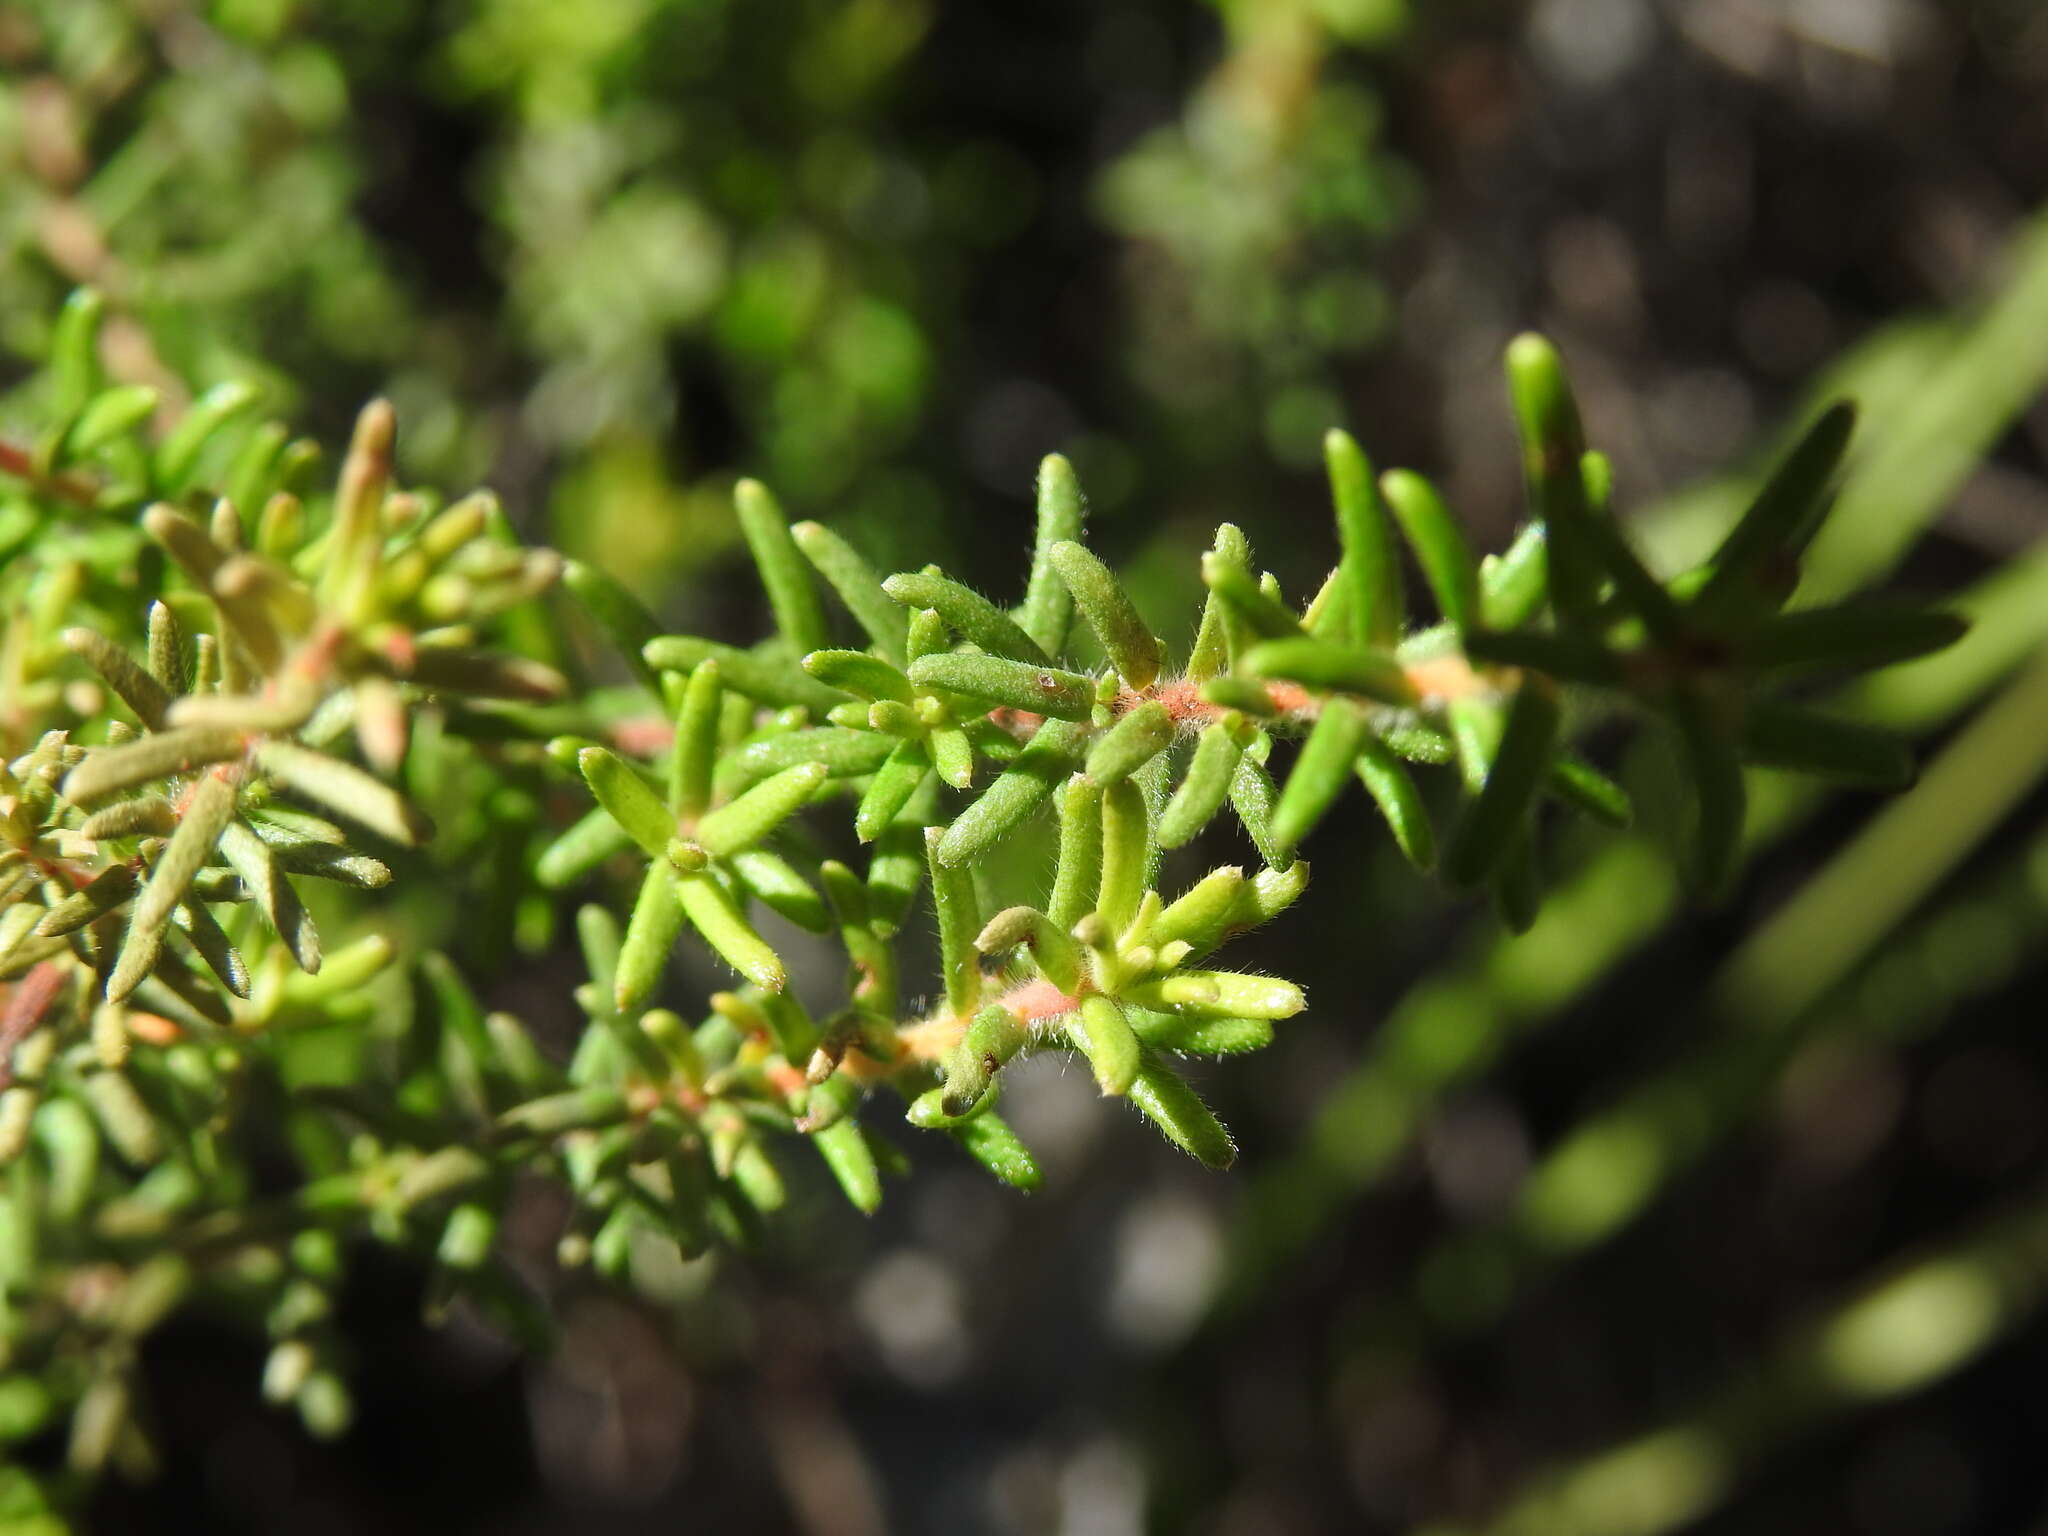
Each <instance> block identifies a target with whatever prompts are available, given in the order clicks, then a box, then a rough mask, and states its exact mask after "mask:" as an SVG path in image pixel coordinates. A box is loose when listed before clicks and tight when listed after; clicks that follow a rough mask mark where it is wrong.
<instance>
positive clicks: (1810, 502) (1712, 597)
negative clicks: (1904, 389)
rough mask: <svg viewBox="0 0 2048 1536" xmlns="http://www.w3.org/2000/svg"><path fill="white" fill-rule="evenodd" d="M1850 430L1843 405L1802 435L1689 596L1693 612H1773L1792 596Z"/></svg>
mask: <svg viewBox="0 0 2048 1536" xmlns="http://www.w3.org/2000/svg"><path fill="white" fill-rule="evenodd" d="M1855 430H1856V407H1855V406H1854V405H1853V404H1851V403H1850V402H1848V401H1841V402H1838V403H1837V404H1835V405H1831V406H1829V407H1828V409H1826V410H1825V411H1823V412H1821V414H1820V415H1819V416H1818V417H1817V418H1816V419H1815V420H1814V422H1813V424H1812V425H1811V426H1809V427H1808V428H1807V429H1806V430H1805V432H1803V433H1802V434H1801V435H1800V438H1799V441H1798V442H1797V443H1795V444H1793V446H1792V450H1791V452H1789V453H1788V454H1786V456H1785V457H1784V459H1783V460H1782V461H1780V463H1779V465H1778V467H1777V469H1775V470H1774V471H1772V473H1771V477H1770V479H1768V480H1766V481H1765V482H1764V486H1763V489H1762V490H1760V491H1759V492H1757V496H1756V500H1754V501H1753V502H1751V503H1750V504H1749V507H1748V508H1747V509H1746V510H1745V511H1744V512H1743V514H1742V516H1741V517H1740V518H1738V519H1737V520H1736V523H1735V526H1734V527H1733V528H1731V529H1729V530H1728V536H1727V537H1726V538H1725V539H1723V540H1722V541H1721V544H1720V547H1719V548H1718V549H1716V550H1715V551H1714V553H1713V556H1712V558H1711V559H1709V560H1708V562H1707V564H1708V567H1709V569H1710V570H1711V571H1712V575H1710V576H1709V577H1708V578H1707V582H1706V585H1705V586H1703V587H1701V588H1700V590H1699V591H1698V592H1697V593H1696V594H1695V595H1694V597H1693V602H1692V605H1693V608H1694V610H1695V611H1696V612H1699V613H1701V614H1705V615H1714V616H1718V615H1724V614H1728V613H1732V612H1735V611H1737V610H1739V609H1740V608H1741V607H1743V606H1745V605H1746V604H1748V603H1750V602H1754V601H1756V600H1758V599H1761V600H1762V601H1764V602H1765V603H1767V604H1768V606H1770V607H1773V608H1775V607H1776V606H1777V605H1778V603H1780V602H1782V601H1783V600H1784V599H1785V598H1786V597H1787V596H1789V595H1790V594H1791V592H1792V589H1793V587H1794V586H1795V585H1796V584H1797V582H1798V572H1797V570H1796V569H1795V568H1794V564H1793V563H1794V561H1796V559H1797V558H1798V555H1799V552H1800V550H1802V549H1803V548H1804V547H1805V545H1806V542H1807V540H1808V539H1809V538H1810V537H1812V535H1813V532H1814V530H1815V529H1816V528H1818V526H1819V524H1820V519H1821V515H1822V513H1823V512H1824V511H1825V510H1826V506H1827V501H1826V496H1827V488H1828V483H1829V482H1830V481H1831V480H1833V479H1834V476H1835V471H1836V469H1837V468H1839V467H1840V465H1841V462H1842V456H1843V454H1845V453H1846V452H1847V451H1848V448H1849V439H1850V438H1851V436H1853V435H1854V433H1855Z"/></svg>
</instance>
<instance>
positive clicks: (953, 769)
mask: <svg viewBox="0 0 2048 1536" xmlns="http://www.w3.org/2000/svg"><path fill="white" fill-rule="evenodd" d="M925 740H926V741H927V742H928V743H929V744H930V748H931V760H932V767H933V768H935V769H936V770H937V771H938V775H939V777H940V778H942V779H944V780H945V781H946V782H947V783H948V784H950V785H951V786H952V787H953V788H955V789H966V788H967V787H968V786H969V785H971V784H973V782H974V739H973V738H972V737H970V736H969V735H968V734H967V732H966V731H964V730H962V729H961V728H960V727H958V726H952V725H942V726H938V727H936V728H935V729H933V731H932V732H931V734H930V735H928V736H927V737H926V738H925Z"/></svg>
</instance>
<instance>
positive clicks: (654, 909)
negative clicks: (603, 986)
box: [612, 859, 683, 1014]
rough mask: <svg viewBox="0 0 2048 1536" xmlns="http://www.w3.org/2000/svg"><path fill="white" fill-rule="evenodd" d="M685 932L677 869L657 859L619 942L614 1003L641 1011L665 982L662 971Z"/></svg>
mask: <svg viewBox="0 0 2048 1536" xmlns="http://www.w3.org/2000/svg"><path fill="white" fill-rule="evenodd" d="M682 931H683V907H682V903H681V902H679V901H678V900H677V899H676V876H675V871H674V870H672V869H670V868H669V867H668V865H667V863H666V862H664V861H662V860H659V859H657V860H655V861H654V862H653V863H651V864H649V865H648V866H647V874H646V876H645V878H643V879H642V880H641V882H640V894H639V896H638V898H636V899H635V901H634V902H633V915H632V916H631V917H630V918H628V919H627V921H626V936H625V938H624V939H623V940H621V941H620V944H619V960H618V966H617V968H616V970H615V971H614V973H613V976H612V1005H613V1006H614V1007H615V1008H617V1009H618V1011H619V1012H620V1013H622V1014H633V1013H638V1012H639V1011H640V1010H641V1008H643V1007H645V1006H646V1004H647V1002H648V1000H649V999H650V998H652V997H653V996H654V990H655V988H657V987H658V986H660V985H661V973H662V972H663V971H664V970H666V969H667V968H668V957H669V955H670V953H671V952H672V951H673V950H674V949H675V947H676V940H677V939H678V938H679V937H680V936H681V935H682Z"/></svg>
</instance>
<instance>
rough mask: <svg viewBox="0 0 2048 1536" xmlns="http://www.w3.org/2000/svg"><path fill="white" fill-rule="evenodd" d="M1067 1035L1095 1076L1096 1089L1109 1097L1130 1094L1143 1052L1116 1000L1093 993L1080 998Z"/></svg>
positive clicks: (1068, 1024)
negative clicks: (1079, 1003)
mask: <svg viewBox="0 0 2048 1536" xmlns="http://www.w3.org/2000/svg"><path fill="white" fill-rule="evenodd" d="M1066 1027H1067V1034H1068V1035H1069V1036H1070V1037H1071V1038H1072V1039H1073V1041H1074V1043H1075V1045H1077V1046H1078V1047H1079V1048H1080V1050H1081V1054H1082V1055H1084V1056H1086V1057H1087V1058H1088V1065H1089V1067H1090V1068H1091V1069H1092V1070H1093V1071H1094V1073H1095V1086H1096V1087H1097V1088H1099V1089H1100V1090H1101V1091H1102V1092H1103V1094H1104V1095H1105V1096H1107V1097H1110V1098H1121V1097H1122V1096H1123V1095H1124V1094H1126V1093H1129V1092H1130V1090H1131V1084H1132V1082H1133V1080H1134V1079H1136V1077H1137V1075H1138V1069H1139V1067H1140V1065H1141V1064H1142V1062H1143V1058H1144V1050H1143V1047H1141V1046H1140V1045H1139V1044H1138V1036H1137V1034H1136V1033H1135V1032H1134V1031H1133V1030H1132V1028H1131V1021H1130V1020H1129V1019H1128V1018H1126V1017H1125V1016H1124V1011H1123V1009H1121V1008H1119V1007H1118V1006H1117V1005H1116V1003H1115V1001H1114V1000H1113V999H1110V998H1107V997H1104V996H1103V995H1102V994H1101V993H1100V992H1091V993H1089V994H1088V996H1086V997H1084V998H1082V999H1081V1007H1080V1009H1079V1011H1078V1012H1077V1013H1075V1014H1073V1015H1071V1016H1069V1018H1068V1019H1067V1026H1066Z"/></svg>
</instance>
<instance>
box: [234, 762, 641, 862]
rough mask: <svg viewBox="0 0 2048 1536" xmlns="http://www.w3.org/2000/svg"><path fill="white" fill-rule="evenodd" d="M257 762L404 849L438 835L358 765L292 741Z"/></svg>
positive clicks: (283, 781)
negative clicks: (434, 834)
mask: <svg viewBox="0 0 2048 1536" xmlns="http://www.w3.org/2000/svg"><path fill="white" fill-rule="evenodd" d="M256 762H257V765H258V766H259V767H261V768H262V770H263V771H264V772H265V773H266V774H268V775H269V776H270V777H271V778H273V779H275V780H276V781H277V782H278V783H279V784H282V785H283V786H284V787H285V788H286V789H289V790H293V791H295V792H296V793H298V794H301V795H304V796H305V797H306V798H307V799H309V800H314V801H317V802H318V803H319V804H321V805H323V806H325V807H326V808H327V809H328V810H330V811H333V812H334V813H335V814H336V815H337V816H342V817H346V818H347V819H348V820H350V821H353V822H355V823H357V824H358V825H360V826H363V827H367V828H368V829H369V830H370V831H372V832H375V833H378V834H379V835H381V836H384V837H388V838H389V839H391V841H392V842H394V843H397V844H399V845H400V846H401V847H406V848H412V847H416V846H418V845H419V844H420V843H423V842H425V841H426V840H427V839H428V838H430V837H432V836H433V833H434V824H433V823H432V822H431V821H429V820H427V818H426V817H425V816H424V815H423V814H421V813H420V812H419V811H417V810H415V809H414V808H413V807H412V806H411V805H409V804H407V803H406V800H405V797H404V796H403V795H401V794H399V793H398V791H397V790H395V789H393V788H391V787H390V786H389V785H388V784H384V783H381V782H379V781H378V780H376V779H374V778H372V777H370V775H369V774H367V773H365V772H363V770H362V769H360V768H358V767H356V766H355V765H354V764H352V763H344V762H342V761H341V760H340V759H339V758H333V757H329V756H327V755H326V754H325V753H323V752H315V751H312V750H311V749H310V748H307V747H301V746H296V745H294V744H293V743H291V742H286V741H264V742H261V743H259V744H258V745H257V748H256ZM657 803H658V802H657Z"/></svg>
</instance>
